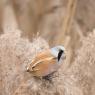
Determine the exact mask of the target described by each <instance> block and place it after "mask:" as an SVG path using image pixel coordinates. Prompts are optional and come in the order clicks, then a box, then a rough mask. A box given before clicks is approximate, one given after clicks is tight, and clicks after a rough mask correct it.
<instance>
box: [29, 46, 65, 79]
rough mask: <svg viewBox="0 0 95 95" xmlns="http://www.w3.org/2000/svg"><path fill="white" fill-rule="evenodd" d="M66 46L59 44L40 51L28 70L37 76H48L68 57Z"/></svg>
mask: <svg viewBox="0 0 95 95" xmlns="http://www.w3.org/2000/svg"><path fill="white" fill-rule="evenodd" d="M65 51H66V50H65V48H64V46H61V45H58V46H55V47H53V48H50V49H46V50H43V51H42V52H39V53H38V54H37V55H36V56H35V57H34V58H33V60H32V62H31V63H30V64H29V65H28V66H27V72H30V73H32V75H33V76H35V77H43V78H47V77H48V76H49V75H51V74H52V73H54V72H56V71H57V70H58V69H59V68H60V66H61V65H62V63H64V62H63V61H64V59H65V58H66V53H65Z"/></svg>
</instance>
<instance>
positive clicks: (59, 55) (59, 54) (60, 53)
mask: <svg viewBox="0 0 95 95" xmlns="http://www.w3.org/2000/svg"><path fill="white" fill-rule="evenodd" d="M62 54H63V50H60V51H59V53H58V61H59V60H60V58H61V56H62Z"/></svg>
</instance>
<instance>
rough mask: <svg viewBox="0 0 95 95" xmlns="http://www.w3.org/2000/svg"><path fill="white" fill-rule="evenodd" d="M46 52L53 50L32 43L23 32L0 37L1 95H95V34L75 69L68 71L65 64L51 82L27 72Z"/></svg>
mask: <svg viewBox="0 0 95 95" xmlns="http://www.w3.org/2000/svg"><path fill="white" fill-rule="evenodd" d="M45 48H49V46H48V44H47V43H46V42H45V41H44V40H43V39H42V38H40V37H39V38H37V39H35V40H34V41H33V42H32V43H31V42H29V41H28V40H27V39H23V38H21V37H20V31H19V30H17V31H15V33H13V32H8V33H6V34H3V35H2V36H1V37H0V89H1V90H0V95H22V94H23V95H94V90H95V80H94V78H95V69H94V68H95V33H93V34H92V35H90V36H88V37H87V38H84V39H83V45H82V47H81V49H80V50H79V52H78V57H77V58H75V62H74V63H73V64H72V66H71V68H69V69H65V65H66V64H65V62H64V64H63V66H62V67H61V68H60V69H59V71H58V72H57V73H56V74H55V75H54V78H53V79H52V81H51V82H49V81H46V80H40V79H36V78H34V77H32V75H31V74H30V73H28V72H26V65H27V64H29V63H30V62H31V60H32V58H33V57H34V56H35V54H36V53H37V52H39V51H42V50H43V49H45ZM67 61H68V60H67Z"/></svg>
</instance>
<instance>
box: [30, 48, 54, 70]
mask: <svg viewBox="0 0 95 95" xmlns="http://www.w3.org/2000/svg"><path fill="white" fill-rule="evenodd" d="M52 59H55V57H54V56H53V55H52V54H51V52H50V50H47V51H43V52H41V53H39V54H38V55H37V56H36V57H35V58H34V60H33V61H32V63H31V67H32V70H33V71H36V70H39V69H37V68H36V69H34V68H35V67H37V66H38V65H39V64H43V65H44V64H46V63H47V62H50V60H52Z"/></svg>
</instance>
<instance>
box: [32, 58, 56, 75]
mask: <svg viewBox="0 0 95 95" xmlns="http://www.w3.org/2000/svg"><path fill="white" fill-rule="evenodd" d="M56 65H57V64H56V60H55V59H52V60H48V61H47V60H44V61H42V62H41V64H37V65H36V66H35V67H34V68H33V72H32V73H33V74H34V75H36V76H46V75H48V74H50V73H52V72H54V71H55V70H56V67H57V66H56Z"/></svg>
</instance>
